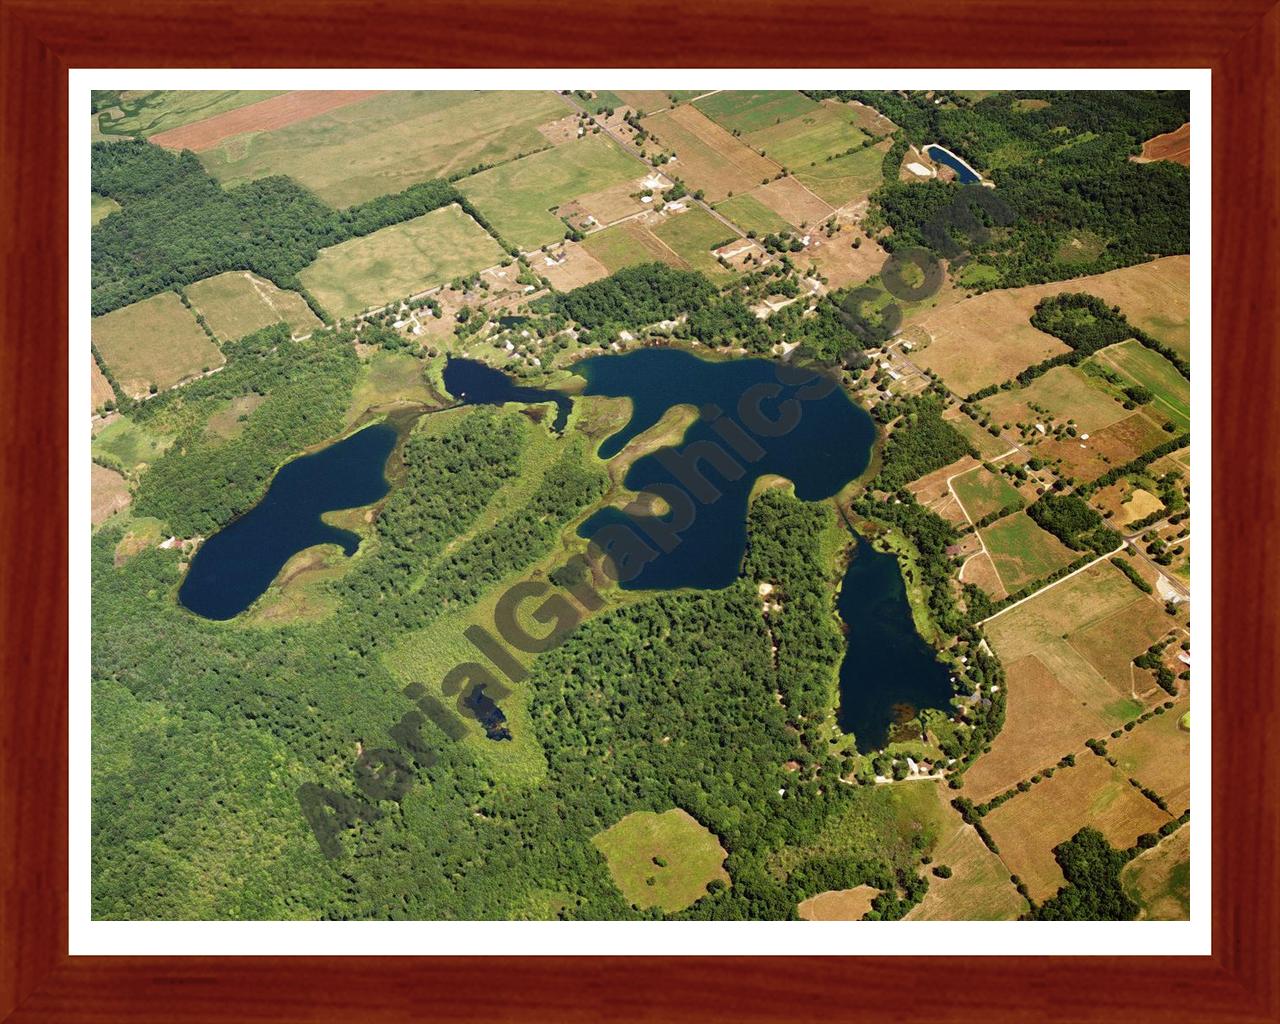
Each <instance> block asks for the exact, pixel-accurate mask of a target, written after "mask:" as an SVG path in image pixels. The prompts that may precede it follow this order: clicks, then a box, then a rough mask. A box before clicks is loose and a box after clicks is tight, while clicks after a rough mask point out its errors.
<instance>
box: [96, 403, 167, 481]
mask: <svg viewBox="0 0 1280 1024" xmlns="http://www.w3.org/2000/svg"><path fill="white" fill-rule="evenodd" d="M172 443H173V438H171V437H161V436H159V435H156V434H152V433H151V432H150V431H149V430H147V429H146V428H145V427H140V426H138V425H137V424H136V423H134V422H133V420H131V419H128V418H127V417H125V416H121V417H119V418H118V419H117V420H115V421H114V422H112V423H110V424H108V425H107V426H105V427H103V428H102V430H101V431H99V432H98V436H97V437H95V438H94V439H93V446H92V452H93V457H94V458H95V459H100V460H102V461H103V462H109V463H110V464H111V465H113V466H115V467H116V468H117V469H119V470H121V471H122V472H123V473H125V474H126V475H128V474H132V473H134V472H135V471H136V470H137V469H138V467H139V466H141V465H143V464H150V463H152V462H155V460H156V459H157V458H158V457H159V456H160V454H161V453H162V452H163V451H164V450H165V449H166V448H168V447H169V445H170V444H172Z"/></svg>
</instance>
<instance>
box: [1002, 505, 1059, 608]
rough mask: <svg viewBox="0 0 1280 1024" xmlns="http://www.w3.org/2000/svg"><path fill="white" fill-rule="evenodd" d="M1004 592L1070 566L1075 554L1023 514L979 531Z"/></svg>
mask: <svg viewBox="0 0 1280 1024" xmlns="http://www.w3.org/2000/svg"><path fill="white" fill-rule="evenodd" d="M982 540H983V543H985V544H986V546H987V550H988V551H989V552H990V553H991V560H992V561H993V562H994V563H995V567H996V571H997V572H998V573H999V574H1000V579H1001V580H1003V581H1004V585H1005V589H1006V590H1008V591H1009V593H1011V594H1013V593H1016V592H1017V591H1019V590H1021V589H1022V588H1023V587H1025V586H1026V585H1027V584H1028V583H1034V582H1035V581H1036V580H1041V579H1044V578H1045V577H1046V576H1048V575H1049V574H1050V573H1052V572H1054V571H1055V570H1057V569H1061V568H1062V567H1063V566H1064V565H1069V564H1070V563H1071V562H1072V561H1074V560H1075V558H1076V552H1074V551H1072V550H1071V549H1070V548H1069V547H1067V546H1066V545H1065V544H1063V543H1062V541H1060V540H1058V538H1057V537H1055V536H1054V535H1053V534H1051V533H1047V532H1046V531H1044V530H1042V529H1040V527H1039V526H1037V525H1036V523H1035V521H1034V520H1032V519H1031V517H1030V516H1028V515H1027V514H1026V513H1025V512H1019V513H1017V514H1016V515H1012V516H1007V517H1006V518H1004V519H1001V520H999V521H998V522H996V523H993V524H992V525H991V526H988V527H987V528H986V529H984V530H983V531H982Z"/></svg>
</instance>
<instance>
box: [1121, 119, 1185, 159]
mask: <svg viewBox="0 0 1280 1024" xmlns="http://www.w3.org/2000/svg"><path fill="white" fill-rule="evenodd" d="M1133 159H1134V162H1135V163H1140V164H1146V163H1150V162H1151V161H1153V160H1170V161H1172V162H1173V163H1175V164H1182V166H1183V167H1190V166H1191V124H1190V123H1187V124H1184V125H1183V126H1182V127H1181V128H1179V129H1178V130H1177V131H1172V132H1165V133H1164V134H1163V135H1157V136H1156V137H1155V138H1152V139H1147V141H1146V142H1144V143H1143V144H1142V155H1141V156H1136V157H1134V158H1133Z"/></svg>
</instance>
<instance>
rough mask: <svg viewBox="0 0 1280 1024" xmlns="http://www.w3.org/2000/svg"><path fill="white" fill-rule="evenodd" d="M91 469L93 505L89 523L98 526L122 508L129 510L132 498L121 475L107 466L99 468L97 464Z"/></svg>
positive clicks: (90, 485)
mask: <svg viewBox="0 0 1280 1024" xmlns="http://www.w3.org/2000/svg"><path fill="white" fill-rule="evenodd" d="M91 469H92V472H93V475H92V477H91V478H90V482H89V492H90V495H91V496H92V503H91V506H90V514H89V521H90V522H91V523H93V525H94V526H97V525H98V524H99V523H102V522H105V521H106V520H107V519H109V518H110V517H111V516H113V515H115V513H117V512H119V511H120V510H121V509H122V508H128V507H129V502H130V500H131V498H130V496H129V484H128V482H127V481H126V480H125V478H124V477H123V476H122V475H121V474H119V473H117V472H116V471H115V470H114V469H107V467H106V466H99V465H98V464H97V463H96V462H95V463H94V464H93V465H92V467H91Z"/></svg>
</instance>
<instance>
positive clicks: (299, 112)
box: [151, 89, 378, 153]
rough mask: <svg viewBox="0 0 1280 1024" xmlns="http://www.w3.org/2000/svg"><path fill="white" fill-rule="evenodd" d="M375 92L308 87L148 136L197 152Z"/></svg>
mask: <svg viewBox="0 0 1280 1024" xmlns="http://www.w3.org/2000/svg"><path fill="white" fill-rule="evenodd" d="M377 95H378V93H377V92H361V91H358V90H354V89H338V90H329V89H308V90H300V91H298V92H286V93H284V94H283V95H282V96H272V97H271V99H269V100H262V101H261V102H260V103H250V104H249V105H248V106H247V107H239V108H238V109H236V110H228V111H227V112H226V113H224V114H215V115H214V116H213V117H207V118H205V119H204V120H203V121H197V122H195V124H185V125H183V126H182V127H181V128H172V129H170V130H169V131H167V132H160V133H159V134H158V135H153V136H151V141H152V142H154V143H155V144H156V145H157V146H164V147H165V148H167V149H190V150H193V151H194V152H196V153H200V152H203V151H204V150H206V149H212V148H213V147H214V146H216V145H218V143H220V142H222V141H224V140H226V139H229V138H231V137H232V136H233V135H243V134H244V133H245V132H265V131H271V130H273V129H275V128H283V127H285V125H290V124H293V123H295V122H297V121H305V120H307V119H308V118H311V117H317V116H319V115H320V114H327V113H328V112H329V111H330V110H337V109H338V108H339V107H349V106H350V105H351V104H353V103H359V102H360V101H361V100H367V99H369V97H371V96H377Z"/></svg>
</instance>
